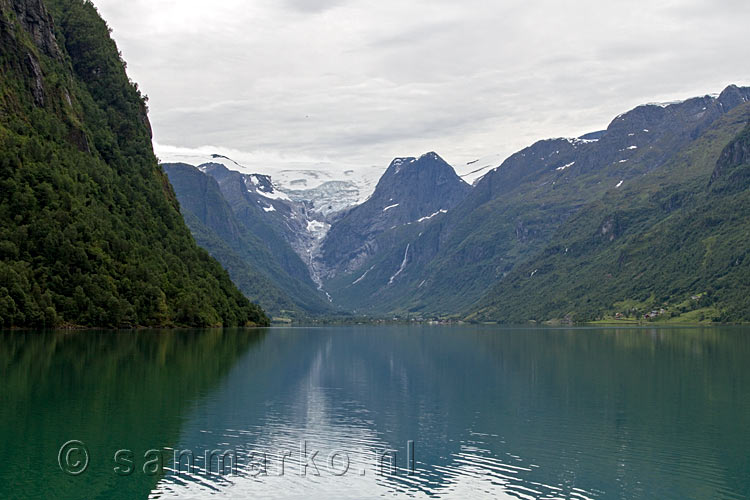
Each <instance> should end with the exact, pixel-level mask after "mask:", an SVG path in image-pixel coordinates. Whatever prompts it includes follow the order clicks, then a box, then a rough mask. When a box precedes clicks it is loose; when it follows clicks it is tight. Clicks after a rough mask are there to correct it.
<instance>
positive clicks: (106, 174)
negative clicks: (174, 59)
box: [0, 0, 268, 327]
mask: <svg viewBox="0 0 750 500" xmlns="http://www.w3.org/2000/svg"><path fill="white" fill-rule="evenodd" d="M48 5H49V7H50V8H51V12H52V15H53V18H54V21H55V25H56V28H57V30H56V32H55V37H56V43H55V38H53V37H52V34H51V32H48V33H46V34H45V32H44V30H45V29H48V30H49V29H51V23H49V24H48V25H47V24H45V23H42V24H41V25H35V29H37V30H38V31H41V32H42V36H41V37H39V36H37V35H38V33H36V34H32V33H30V32H29V31H28V29H25V27H24V26H25V24H24V23H25V21H24V19H22V18H20V17H19V16H21V13H19V12H16V11H15V10H14V9H13V8H11V7H10V6H6V4H5V3H4V2H1V1H0V79H1V80H0V82H1V85H0V326H5V327H11V326H48V327H49V326H66V325H81V326H108V327H118V326H137V325H141V326H157V325H158V326H175V325H195V326H218V325H224V326H234V325H246V324H257V325H265V324H267V323H268V319H267V318H266V316H265V314H264V313H263V311H262V310H261V309H260V307H258V306H256V305H254V304H251V303H250V302H249V301H248V300H247V299H246V298H245V297H244V296H243V295H242V293H241V292H240V291H239V290H237V289H236V288H235V286H234V285H233V284H232V283H231V281H230V279H229V276H228V275H227V273H226V271H224V270H223V269H222V268H221V267H220V266H219V264H218V263H217V262H215V261H214V260H213V259H212V258H211V257H209V255H208V253H207V252H205V251H204V250H202V249H199V248H198V247H197V246H196V244H195V242H194V240H193V238H192V237H191V235H190V233H189V231H188V230H187V228H186V227H185V225H184V222H183V220H182V217H181V216H180V213H179V207H178V203H177V200H176V198H175V195H174V192H173V191H172V188H171V186H170V184H169V182H168V180H167V178H166V176H165V175H164V173H163V172H162V171H161V169H160V168H159V166H158V164H157V161H156V158H155V156H154V154H153V151H152V147H151V131H150V126H149V122H148V118H147V115H146V113H147V108H146V98H145V97H144V96H142V95H141V93H140V92H139V91H138V87H137V85H136V84H134V83H132V82H130V81H129V80H128V77H127V75H126V73H125V63H124V62H123V61H122V59H121V58H120V56H119V53H118V51H117V47H116V45H115V43H114V41H113V40H112V39H111V38H110V36H109V30H108V27H107V25H106V23H105V22H104V21H103V20H102V19H101V18H100V17H99V15H98V13H97V11H96V9H95V8H94V6H93V4H91V3H90V2H88V1H82V0H50V1H49V2H48ZM24 8H28V9H32V8H36V9H39V12H36V13H35V14H36V15H37V16H38V17H39V18H41V19H48V15H47V13H46V12H45V11H44V7H43V6H42V5H41V4H35V5H28V6H25V7H24ZM32 35H33V36H32ZM40 39H41V40H42V41H43V42H44V43H40ZM49 40H52V42H51V43H52V45H50V42H49Z"/></svg>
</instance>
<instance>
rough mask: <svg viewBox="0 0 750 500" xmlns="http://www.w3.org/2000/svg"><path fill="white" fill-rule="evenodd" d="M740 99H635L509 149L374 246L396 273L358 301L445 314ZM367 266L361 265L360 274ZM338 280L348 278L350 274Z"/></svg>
mask: <svg viewBox="0 0 750 500" xmlns="http://www.w3.org/2000/svg"><path fill="white" fill-rule="evenodd" d="M748 99H750V89H746V88H744V89H741V88H737V87H734V86H731V87H728V88H727V89H726V90H724V92H722V93H721V95H719V96H715V97H714V96H705V97H700V98H695V99H690V100H687V101H684V102H681V103H674V104H670V105H645V106H639V107H638V108H635V109H634V110H632V111H630V112H628V113H625V114H623V115H620V116H618V117H617V118H616V119H615V120H614V121H613V122H612V123H611V124H610V126H609V127H608V128H607V130H605V131H602V132H597V133H594V134H590V135H587V136H584V137H582V138H579V139H551V140H545V141H540V142H538V143H536V144H534V145H532V146H531V147H529V148H526V149H524V150H522V151H520V152H518V153H516V154H515V155H513V156H511V157H510V158H508V159H507V160H506V161H505V162H504V163H503V164H502V165H501V166H500V167H499V168H497V169H495V170H493V171H491V172H489V173H488V174H487V175H485V176H484V177H483V178H482V179H481V180H480V181H478V182H477V183H476V185H475V187H474V188H473V189H472V191H471V192H470V193H469V195H468V196H467V197H466V198H465V200H464V201H463V202H461V203H460V204H459V205H458V206H456V207H455V208H454V209H452V210H450V211H449V212H448V213H447V214H446V215H445V216H444V217H436V218H435V220H431V221H430V222H429V223H428V225H427V227H425V228H422V229H420V231H419V232H418V233H416V234H412V236H411V239H406V240H401V241H399V244H400V246H401V248H395V249H393V250H391V251H390V254H388V255H384V254H383V253H382V252H380V253H379V254H378V257H379V260H381V261H382V262H387V263H388V265H389V266H391V267H393V266H395V267H396V269H398V270H399V271H400V272H399V274H398V277H397V279H396V280H393V281H390V278H389V276H390V275H388V274H387V273H381V274H380V275H379V276H378V277H377V279H378V283H371V284H370V285H369V286H370V288H371V289H373V290H375V289H379V290H380V291H379V292H378V294H377V295H375V296H372V299H371V300H370V299H368V300H369V302H365V301H364V300H363V302H362V305H367V306H369V308H370V311H372V312H373V313H387V312H388V313H390V312H394V313H410V314H417V315H421V314H427V315H450V314H454V313H457V312H459V311H461V310H462V309H464V308H468V307H470V306H471V305H472V304H473V303H474V302H475V301H477V300H478V299H480V298H481V297H482V296H483V295H484V294H485V293H486V292H487V291H488V289H489V288H490V287H492V286H493V285H495V284H496V283H497V282H498V281H501V280H503V279H504V278H505V277H506V276H507V275H508V274H509V273H511V272H512V271H513V269H514V268H515V267H516V266H517V265H518V264H519V263H521V262H524V261H525V260H526V259H528V258H531V257H532V256H534V255H536V254H537V253H539V252H541V251H542V250H543V249H544V248H545V247H546V246H547V245H548V244H550V243H551V242H552V241H553V239H554V237H555V234H556V232H557V230H558V229H559V228H560V227H561V226H562V224H563V223H565V222H566V221H567V220H568V219H569V218H570V217H572V216H573V215H575V214H576V213H578V212H579V210H581V208H582V207H585V206H587V205H588V204H590V203H593V202H595V201H597V200H601V199H602V198H603V197H605V196H606V195H607V193H610V192H611V191H613V190H618V191H619V190H622V189H623V188H625V189H627V188H628V187H629V186H630V184H633V183H636V182H641V181H642V182H646V183H649V182H658V181H657V179H658V178H659V175H661V171H662V169H663V168H664V167H665V166H666V165H668V164H669V162H670V161H671V160H672V159H673V158H674V157H675V155H677V154H678V153H679V152H681V151H682V150H684V149H685V148H687V147H689V146H690V145H691V144H692V143H693V142H694V141H695V140H696V139H697V138H699V137H701V136H702V135H705V134H706V133H707V131H709V130H710V129H711V127H712V126H713V125H714V124H715V123H716V122H717V120H720V119H722V118H723V117H726V116H727V113H730V112H731V111H732V110H733V109H736V108H737V107H738V106H741V105H743V103H744V102H746V101H747V100H748ZM737 130H738V129H736V128H735V129H734V133H736V132H737ZM730 138H731V135H729V136H728V137H726V138H725V139H724V142H723V144H721V145H720V147H721V146H723V145H725V144H726V143H727V142H728V141H729V139H730ZM683 167H684V169H685V171H684V172H682V171H679V170H675V169H669V170H667V171H666V173H667V175H671V176H675V178H676V179H680V180H683V179H685V178H686V177H687V176H689V175H693V174H694V173H695V170H696V169H695V168H694V167H693V166H691V165H683ZM407 238H408V236H407ZM326 245H328V242H327V241H326V242H325V243H324V247H325V246H326ZM407 245H408V247H409V250H408V252H405V247H406V246H407ZM399 263H403V264H404V265H403V266H399ZM370 265H372V264H370ZM369 267H370V266H368V265H366V263H365V265H363V266H362V267H361V268H360V269H359V270H358V272H359V271H366V270H368V269H369ZM375 269H377V266H376V268H375ZM531 271H533V269H532V270H531ZM359 274H360V275H361V274H362V273H361V272H360V273H359ZM352 277H353V278H354V279H351V280H350V278H352ZM340 279H341V280H342V281H343V280H344V279H346V280H348V281H349V283H350V284H351V283H352V282H354V281H355V280H356V279H358V277H357V276H353V275H349V276H344V277H341V278H340ZM369 279H374V277H373V276H372V272H371V273H369V274H368V275H367V276H366V277H365V278H364V279H363V280H362V282H360V283H363V284H364V282H365V281H367V280H369ZM337 284H339V286H343V283H337ZM358 285H359V283H358ZM361 296H362V297H365V296H366V295H365V294H362V295H361ZM334 298H335V295H334ZM528 300H534V299H533V297H532V296H529V297H528Z"/></svg>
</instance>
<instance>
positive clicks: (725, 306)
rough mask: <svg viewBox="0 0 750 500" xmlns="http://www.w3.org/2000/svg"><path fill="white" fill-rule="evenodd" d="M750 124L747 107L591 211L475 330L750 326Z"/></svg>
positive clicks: (508, 289)
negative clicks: (561, 323) (618, 324)
mask: <svg viewBox="0 0 750 500" xmlns="http://www.w3.org/2000/svg"><path fill="white" fill-rule="evenodd" d="M749 122H750V104H743V105H741V106H739V107H737V108H736V109H735V110H733V111H732V112H731V113H729V114H727V115H726V116H724V117H723V118H722V119H720V120H718V121H717V122H716V123H715V124H714V125H712V126H711V127H710V128H709V129H708V130H707V131H706V132H705V133H703V134H702V135H701V136H700V137H698V138H697V139H696V140H694V141H693V142H692V143H690V144H689V145H688V146H687V147H686V148H685V149H684V150H682V151H681V152H680V153H679V154H677V155H675V157H674V158H673V159H672V160H671V161H670V162H668V164H667V165H665V166H664V168H662V169H661V170H660V171H659V172H658V173H654V174H652V175H649V176H641V177H639V178H636V179H633V180H632V181H631V182H630V183H629V184H628V185H627V186H623V187H622V188H621V189H611V190H610V191H609V192H608V193H607V194H606V195H605V196H604V197H603V198H602V199H600V200H597V201H595V202H593V203H591V204H588V205H587V206H585V207H583V208H582V209H581V210H580V211H579V212H578V213H577V214H576V215H575V216H574V217H572V218H571V219H570V220H569V221H568V222H567V223H566V224H564V225H563V226H562V227H561V228H560V230H559V231H557V233H556V234H555V236H554V237H553V238H552V242H551V243H550V244H549V245H548V246H547V247H546V248H545V249H544V250H543V251H541V252H540V254H538V255H536V256H534V257H533V258H531V259H529V260H528V261H526V262H524V263H522V264H520V265H519V266H518V267H517V268H516V269H514V270H513V272H512V273H510V274H509V275H508V276H507V277H506V278H505V279H504V280H502V281H501V282H500V283H499V284H497V285H496V286H495V287H494V288H493V289H492V290H491V291H490V292H489V293H488V294H487V295H486V296H485V297H484V299H483V300H482V301H481V302H480V303H479V305H478V306H477V307H476V308H475V309H474V311H473V313H472V314H471V315H470V318H471V319H474V320H492V321H501V322H507V323H518V322H525V321H528V320H536V321H546V320H567V321H574V322H581V321H593V320H598V319H607V318H609V319H615V318H621V319H622V320H627V319H628V318H631V319H643V318H644V317H645V316H646V315H648V317H649V320H652V321H685V322H691V323H696V322H702V321H712V322H746V321H750V259H748V253H750V243H748V242H750V217H748V214H750V175H749V174H748V172H749V171H750V125H748V126H746V124H748V123H749ZM738 131H740V132H739V133H738ZM654 313H655V314H654Z"/></svg>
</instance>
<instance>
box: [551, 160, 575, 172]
mask: <svg viewBox="0 0 750 500" xmlns="http://www.w3.org/2000/svg"><path fill="white" fill-rule="evenodd" d="M575 164H576V162H570V163H568V164H567V165H563V166H562V167H557V168H556V169H555V170H559V171H563V170H565V169H566V168H570V167H572V166H573V165H575Z"/></svg>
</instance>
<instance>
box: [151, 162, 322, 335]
mask: <svg viewBox="0 0 750 500" xmlns="http://www.w3.org/2000/svg"><path fill="white" fill-rule="evenodd" d="M162 167H163V168H164V171H165V172H166V174H167V175H168V176H169V179H170V181H171V183H172V186H173V187H174V190H175V192H176V193H177V196H178V199H179V201H180V206H181V210H182V214H183V216H184V218H185V222H186V224H187V226H188V228H190V231H191V232H192V233H193V236H194V237H195V239H196V241H197V243H198V245H200V246H201V248H204V249H206V250H207V251H208V253H209V254H210V255H211V256H212V257H214V258H215V259H216V260H218V261H219V262H220V263H221V265H222V266H224V268H225V269H227V271H228V272H229V275H230V277H231V278H232V281H233V282H234V283H235V284H236V285H237V287H238V288H239V289H240V290H241V291H242V292H243V293H244V294H245V295H246V296H247V297H249V298H250V299H251V300H252V301H254V302H257V303H258V304H260V305H261V306H262V307H263V308H264V309H265V310H266V311H267V312H268V313H269V314H272V315H273V320H274V321H276V322H289V321H292V320H294V321H302V320H307V319H309V317H310V316H319V315H321V314H330V313H331V312H332V311H333V308H332V307H331V306H330V304H328V303H327V302H324V300H323V298H322V297H321V294H320V292H318V290H317V289H316V288H315V285H314V283H313V282H312V280H311V279H310V276H309V271H308V270H307V267H305V265H304V263H303V262H302V261H301V259H300V258H299V257H298V256H297V254H296V253H294V251H293V250H292V249H291V247H290V246H289V244H288V243H286V242H285V241H283V240H282V239H281V238H280V237H279V236H278V235H277V234H275V233H274V232H273V230H272V229H271V228H270V227H269V226H268V225H265V224H263V223H262V217H260V216H257V215H255V214H253V213H252V211H251V209H252V208H253V207H252V206H251V205H252V204H250V203H248V202H247V201H244V200H236V201H237V204H236V208H235V207H233V206H232V205H230V203H229V202H228V200H227V199H226V198H225V196H224V193H223V192H222V190H221V187H220V185H219V183H218V182H217V181H216V179H214V178H213V177H212V176H210V175H207V174H205V173H203V172H201V171H200V170H199V169H197V168H195V167H193V166H191V165H186V164H179V163H174V164H164V165H162ZM238 213H239V214H243V213H244V214H245V216H244V217H241V216H238ZM251 222H252V223H251ZM261 235H262V236H261ZM284 264H289V265H286V266H284ZM295 271H296V272H295ZM305 277H306V279H303V278H305Z"/></svg>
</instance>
